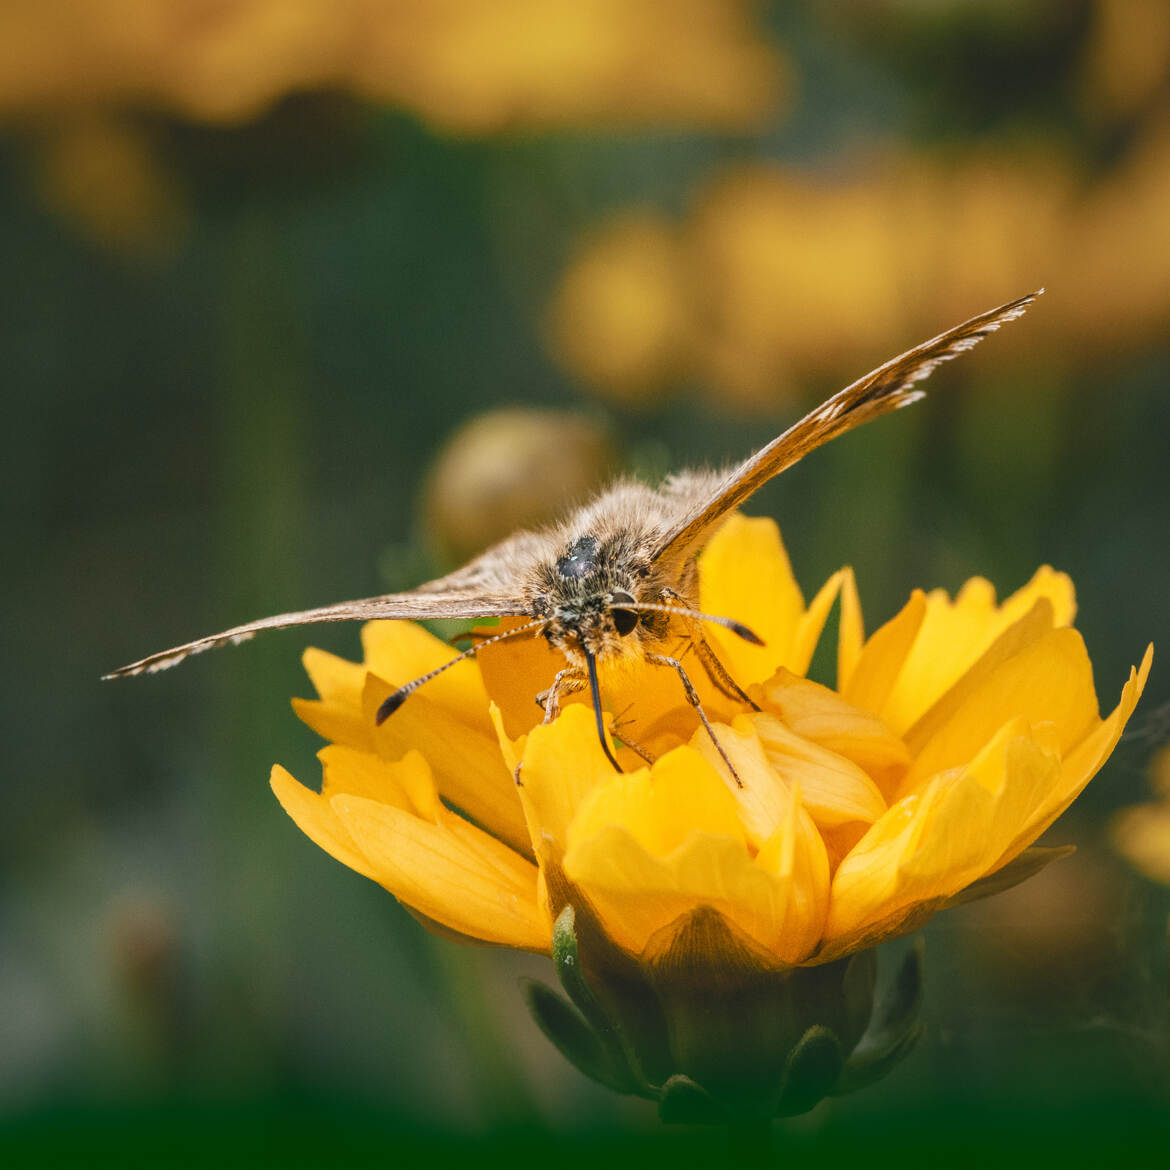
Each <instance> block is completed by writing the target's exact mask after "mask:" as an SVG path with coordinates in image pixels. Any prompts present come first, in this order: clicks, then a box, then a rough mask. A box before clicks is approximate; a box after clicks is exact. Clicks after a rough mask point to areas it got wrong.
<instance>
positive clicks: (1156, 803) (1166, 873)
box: [1111, 747, 1170, 886]
mask: <svg viewBox="0 0 1170 1170" xmlns="http://www.w3.org/2000/svg"><path fill="white" fill-rule="evenodd" d="M1150 775H1151V779H1152V781H1153V788H1154V793H1155V796H1156V799H1155V800H1152V801H1149V802H1147V803H1145V804H1135V805H1133V806H1132V807H1130V808H1127V809H1123V810H1122V811H1121V812H1120V813H1119V814H1118V815H1117V817H1116V818H1115V819H1114V821H1113V825H1112V829H1111V836H1112V838H1113V844H1114V846H1115V847H1116V849H1117V851H1118V852H1119V853H1120V854H1121V855H1122V856H1123V857H1124V858H1125V859H1126V860H1127V861H1128V862H1129V863H1130V864H1131V865H1132V866H1133V867H1134V868H1135V869H1137V870H1140V871H1141V872H1142V873H1144V874H1145V875H1146V877H1148V878H1151V879H1153V880H1154V881H1156V882H1162V883H1163V884H1164V885H1168V886H1170V747H1164V748H1162V750H1161V751H1160V752H1158V754H1157V755H1156V756H1155V757H1154V761H1153V763H1152V764H1151V765H1150Z"/></svg>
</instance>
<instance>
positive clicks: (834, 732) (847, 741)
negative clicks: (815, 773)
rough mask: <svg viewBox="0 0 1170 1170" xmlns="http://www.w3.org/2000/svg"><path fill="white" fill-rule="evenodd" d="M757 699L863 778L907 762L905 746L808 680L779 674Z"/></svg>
mask: <svg viewBox="0 0 1170 1170" xmlns="http://www.w3.org/2000/svg"><path fill="white" fill-rule="evenodd" d="M760 698H761V699H762V706H764V708H765V709H766V710H770V711H774V712H776V713H777V714H778V715H779V716H780V718H781V719H783V720H784V722H785V723H786V724H787V725H788V727H789V728H791V730H792V731H794V732H795V733H796V734H797V735H799V736H801V737H802V738H804V739H808V740H811V741H812V742H813V743H816V744H819V745H820V746H821V747H823V748H827V749H828V750H829V751H831V752H836V753H837V754H838V755H841V756H844V757H845V758H846V759H847V760H852V761H853V762H854V763H855V764H856V765H857V766H858V767H860V768H863V769H865V770H866V771H867V772H884V771H886V770H887V769H890V768H897V767H904V766H905V765H907V764H909V762H910V753H909V751H907V749H906V745H905V744H904V743H903V742H902V741H901V740H900V739H899V738H898V737H897V736H896V735H894V733H893V732H892V731H890V729H889V728H888V727H887V726H886V725H885V724H884V723H883V722H882V721H881V720H880V719H879V718H878V717H877V716H876V715H874V714H872V713H871V712H869V711H863V710H862V709H861V708H860V707H855V706H853V704H852V703H847V702H846V701H845V700H844V699H843V698H841V696H840V695H838V694H837V692H836V691H832V690H830V689H829V688H828V687H824V686H821V684H820V683H815V682H813V681H812V680H811V679H807V678H799V677H798V676H797V675H795V674H792V673H791V672H790V671H787V670H778V671H777V672H776V673H775V674H774V675H773V676H772V677H771V678H770V679H769V680H768V681H767V682H766V683H764V684H763V686H762V687H761V688H760ZM882 807H883V809H884V807H885V806H884V803H883V806H882Z"/></svg>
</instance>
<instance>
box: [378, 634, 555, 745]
mask: <svg viewBox="0 0 1170 1170" xmlns="http://www.w3.org/2000/svg"><path fill="white" fill-rule="evenodd" d="M546 625H548V619H547V618H538V619H537V620H536V621H533V622H525V623H524V625H522V626H517V627H516V628H515V629H514V630H505V631H504V632H503V633H502V634H495V635H493V636H492V637H490V638H485V639H484V640H483V641H482V642H477V643H476V644H475V645H474V646H471V647H469V648H468V649H466V650H464V651H463V653H462V654H456V655H455V657H454V658H452V659H450V660H449V661H447V662H444V663H443V665H442V666H437V667H435V669H434V670H430V671H427V673H426V674H421V675H419V677H418V678H416V679H412V680H411V681H410V682H408V683H404V684H403V685H402V686H400V687H399V688H398V690H396V691H393V692H391V694H389V695H388V696H387V697H386V699H385V700H384V702H383V703H382V705H381V706H380V707H379V708H378V713H377V715H375V716H374V722H375V723H376V724H377V725H378V726H379V727H381V725H382V724H383V723H385V722H386V720H387V719H389V718H390V716H391V715H393V714H394V712H395V711H397V710H398V708H399V707H401V706H402V704H403V703H405V702H406V700H407V699H408V698H409V697H410V696H411V695H412V694H413V693H414V692H415V691H417V690H418V688H419V687H421V686H422V685H423V683H428V682H430V681H431V679H433V678H434V677H435V676H436V675H439V674H442V673H443V671H445V670H449V669H450V668H451V667H452V666H454V665H455V664H456V663H458V662H462V661H463V660H464V659H465V658H474V657H475V655H476V654H478V653H479V652H480V651H481V650H482V649H483V648H484V647H485V646H490V645H491V644H492V643H493V642H503V641H506V640H507V639H508V638H515V637H517V636H518V635H519V634H526V633H528V632H529V631H530V630H534V629H536V628H537V627H538V626H546Z"/></svg>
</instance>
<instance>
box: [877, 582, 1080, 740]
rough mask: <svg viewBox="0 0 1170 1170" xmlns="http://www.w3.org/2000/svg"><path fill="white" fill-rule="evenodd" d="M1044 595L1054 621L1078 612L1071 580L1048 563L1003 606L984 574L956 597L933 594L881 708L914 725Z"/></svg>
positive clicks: (890, 717)
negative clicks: (996, 599) (896, 677)
mask: <svg viewBox="0 0 1170 1170" xmlns="http://www.w3.org/2000/svg"><path fill="white" fill-rule="evenodd" d="M1042 599H1043V600H1045V601H1047V602H1048V603H1049V604H1050V606H1051V609H1050V610H1049V613H1050V614H1051V615H1052V624H1053V625H1056V626H1065V625H1067V624H1068V623H1069V621H1070V620H1071V619H1072V616H1073V613H1074V612H1075V602H1074V600H1073V587H1072V582H1071V581H1070V580H1069V579H1068V577H1067V576H1066V575H1065V574H1063V573H1056V572H1054V571H1053V570H1052V569H1051V568H1049V567H1048V566H1044V567H1043V568H1041V569H1039V570H1038V571H1037V572H1036V574H1035V575H1034V576H1033V578H1032V580H1031V581H1030V582H1029V583H1028V584H1027V585H1025V586H1024V587H1023V588H1022V589H1020V590H1018V591H1017V592H1016V593H1014V594H1013V595H1012V596H1011V597H1010V598H1008V600H1007V601H1005V602H1004V604H1003V605H1002V606H998V605H997V604H996V601H995V589H994V587H993V586H992V585H991V583H990V582H989V581H986V580H984V579H983V578H981V577H974V578H972V579H971V580H970V581H968V582H967V583H966V584H965V585H964V586H963V588H962V589H961V590H960V592H959V595H958V596H957V597H956V598H955V600H954V601H953V602H952V601H951V599H950V597H948V596H947V594H946V593H945V592H944V591H943V590H941V589H935V590H933V591H932V592H931V593H929V594H928V595H927V598H926V614H925V617H924V618H923V621H922V626H921V628H920V629H919V631H918V636H917V638H915V640H914V646H913V649H912V650H911V652H910V654H909V655H908V656H907V658H906V661H905V663H904V664H903V666H902V669H901V671H900V672H899V675H898V681H897V683H896V684H895V686H894V687H893V689H892V691H891V693H890V695H889V696H888V698H887V699H886V702H885V705H884V706H883V707H882V709H881V714H882V717H883V718H884V719H885V721H886V722H887V723H888V724H889V725H890V727H892V728H893V729H894V730H895V731H898V732H902V731H904V730H905V729H906V728H908V727H910V726H911V725H912V724H913V723H914V721H915V720H916V719H918V718H920V717H921V716H922V714H923V713H924V712H925V711H927V710H928V709H929V708H930V707H931V705H932V704H934V703H935V702H936V701H937V700H938V699H939V698H940V697H941V696H942V695H943V694H945V693H946V691H947V690H948V689H949V688H950V687H951V686H952V685H953V684H954V683H955V682H956V681H957V680H958V679H959V678H960V677H961V676H962V675H963V674H964V673H965V672H966V671H967V670H968V669H969V667H971V665H972V664H973V663H975V662H976V661H977V660H978V659H979V658H980V656H981V655H983V654H984V652H985V651H986V650H987V649H988V647H990V646H991V644H992V643H993V642H994V641H995V640H996V638H998V637H999V636H1000V634H1002V633H1003V632H1004V630H1006V629H1007V628H1008V627H1009V626H1011V625H1012V624H1013V623H1014V622H1016V621H1018V620H1019V619H1020V618H1022V617H1023V616H1024V615H1025V614H1027V613H1028V611H1029V610H1031V609H1032V608H1033V606H1034V605H1035V604H1036V602H1038V601H1040V600H1042Z"/></svg>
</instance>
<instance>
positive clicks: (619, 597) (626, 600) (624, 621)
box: [609, 592, 638, 638]
mask: <svg viewBox="0 0 1170 1170" xmlns="http://www.w3.org/2000/svg"><path fill="white" fill-rule="evenodd" d="M633 604H634V599H633V598H632V597H631V596H630V595H629V594H628V593H621V592H618V593H615V594H614V595H613V596H612V597H611V598H610V605H611V607H612V608H611V609H610V611H609V616H610V617H611V618H612V619H613V628H614V629H615V630H617V632H618V633H619V634H620V635H621V636H622V637H623V638H624V637H625V636H626V635H627V634H632V633H633V632H634V627H635V626H636V625H637V624H638V614H637V613H635V612H634V611H633V610H632V609H622V608H621V606H623V605H633Z"/></svg>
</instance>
